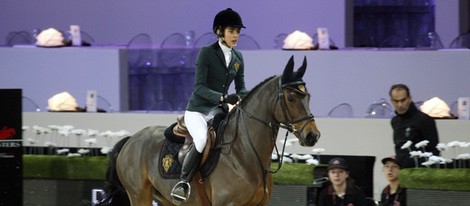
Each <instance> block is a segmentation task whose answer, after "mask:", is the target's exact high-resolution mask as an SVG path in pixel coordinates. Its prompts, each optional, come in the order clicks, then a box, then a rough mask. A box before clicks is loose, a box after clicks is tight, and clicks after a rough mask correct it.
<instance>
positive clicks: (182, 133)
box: [173, 115, 217, 165]
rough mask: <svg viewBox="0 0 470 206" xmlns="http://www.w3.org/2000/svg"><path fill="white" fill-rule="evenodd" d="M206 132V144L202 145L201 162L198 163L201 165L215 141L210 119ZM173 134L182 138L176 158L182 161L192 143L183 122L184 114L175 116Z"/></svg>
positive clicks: (214, 132)
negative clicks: (182, 142)
mask: <svg viewBox="0 0 470 206" xmlns="http://www.w3.org/2000/svg"><path fill="white" fill-rule="evenodd" d="M207 124H208V132H207V142H206V146H205V147H204V151H203V154H202V158H201V162H200V164H199V165H203V164H204V163H205V162H206V160H207V159H208V157H209V153H210V152H211V150H212V148H213V147H214V145H215V142H216V136H217V135H216V131H215V128H214V127H213V124H212V120H210V121H209V122H208V123H207ZM173 134H174V136H176V137H179V138H184V144H183V146H182V147H181V149H180V150H179V152H178V160H179V161H180V162H183V160H184V157H186V154H187V153H188V151H189V148H190V146H191V145H192V143H193V138H192V137H191V135H189V132H188V129H187V128H186V124H185V122H184V116H183V115H181V116H178V117H177V118H176V125H175V126H174V127H173Z"/></svg>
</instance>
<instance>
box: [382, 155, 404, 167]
mask: <svg viewBox="0 0 470 206" xmlns="http://www.w3.org/2000/svg"><path fill="white" fill-rule="evenodd" d="M387 162H393V163H395V164H397V165H398V166H399V167H401V165H400V163H399V162H398V161H397V159H396V158H395V156H394V155H392V156H389V157H385V158H383V159H382V164H384V165H385V163H387Z"/></svg>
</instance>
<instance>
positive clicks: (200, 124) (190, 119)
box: [184, 111, 213, 153]
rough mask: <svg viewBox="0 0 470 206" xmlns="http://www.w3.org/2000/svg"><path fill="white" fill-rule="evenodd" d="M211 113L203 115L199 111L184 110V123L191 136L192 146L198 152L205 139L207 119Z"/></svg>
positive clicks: (202, 147) (201, 148) (204, 143)
mask: <svg viewBox="0 0 470 206" xmlns="http://www.w3.org/2000/svg"><path fill="white" fill-rule="evenodd" d="M212 117H213V115H204V114H202V113H199V112H192V111H185V112H184V123H185V124H186V128H188V131H189V134H190V135H191V136H192V137H193V142H194V146H195V147H196V150H197V151H198V152H199V153H202V151H203V150H204V147H205V146H206V141H207V121H208V120H210V119H212Z"/></svg>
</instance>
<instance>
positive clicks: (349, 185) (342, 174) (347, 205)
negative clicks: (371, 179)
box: [317, 158, 366, 206]
mask: <svg viewBox="0 0 470 206" xmlns="http://www.w3.org/2000/svg"><path fill="white" fill-rule="evenodd" d="M327 173H328V179H329V183H330V184H329V185H327V186H326V187H325V188H324V189H323V190H322V191H321V192H320V194H319V195H318V204H317V205H318V206H365V205H366V197H365V195H364V193H363V192H362V190H360V189H359V188H358V187H357V186H355V185H354V180H353V179H352V178H351V177H349V168H348V165H347V163H346V161H345V160H344V159H343V158H333V159H331V160H330V161H329V162H328V168H327Z"/></svg>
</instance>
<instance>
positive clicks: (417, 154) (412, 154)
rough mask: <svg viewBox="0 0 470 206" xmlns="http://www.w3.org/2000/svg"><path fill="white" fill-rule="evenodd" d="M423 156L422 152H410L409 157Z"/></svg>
mask: <svg viewBox="0 0 470 206" xmlns="http://www.w3.org/2000/svg"><path fill="white" fill-rule="evenodd" d="M422 155H423V152H421V151H411V152H410V157H421V156H422Z"/></svg>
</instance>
